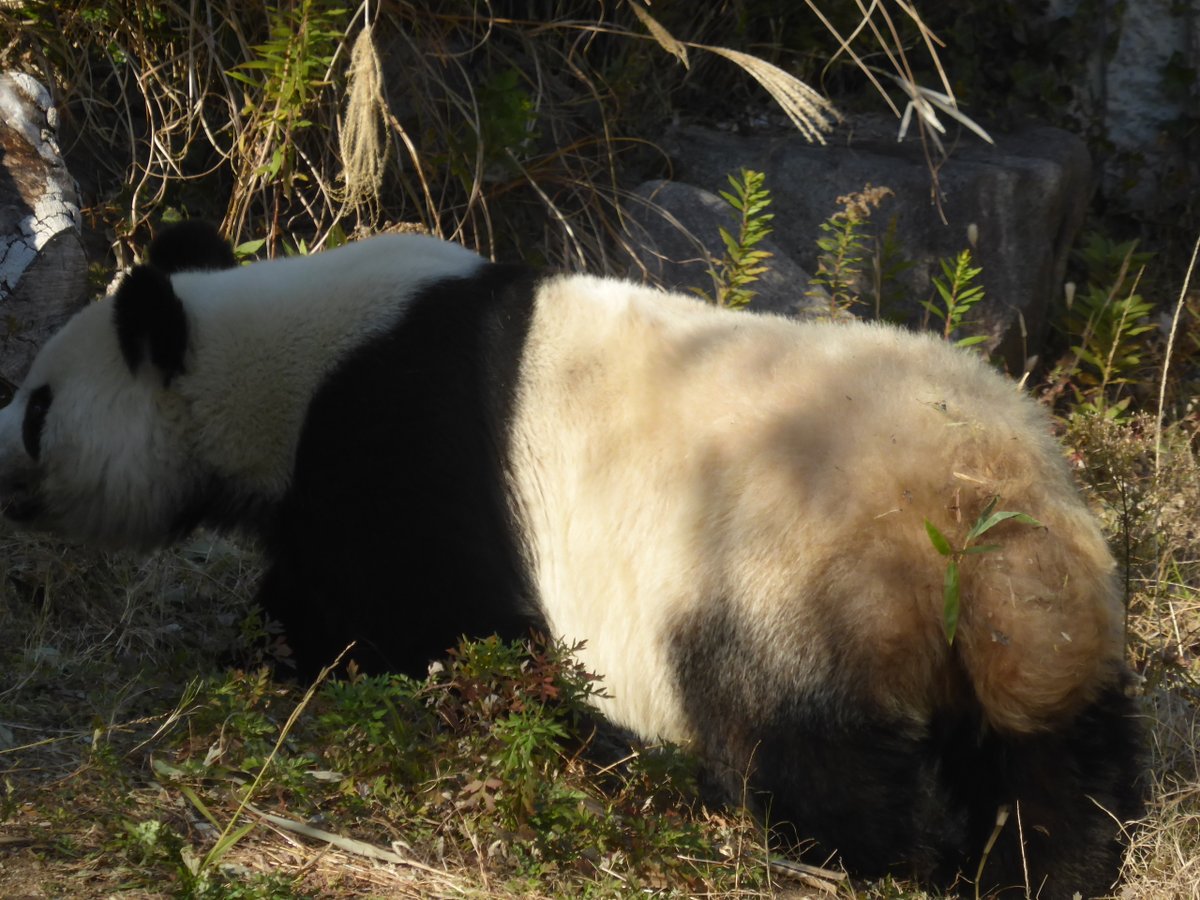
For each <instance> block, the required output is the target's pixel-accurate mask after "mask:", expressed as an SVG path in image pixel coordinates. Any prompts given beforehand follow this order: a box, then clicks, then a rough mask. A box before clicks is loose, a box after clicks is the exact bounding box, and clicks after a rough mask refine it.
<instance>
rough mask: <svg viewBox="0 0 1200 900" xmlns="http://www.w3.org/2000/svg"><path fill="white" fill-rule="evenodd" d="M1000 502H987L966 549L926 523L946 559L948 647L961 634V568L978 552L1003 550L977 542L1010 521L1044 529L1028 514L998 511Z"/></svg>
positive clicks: (944, 614) (965, 543) (944, 628)
mask: <svg viewBox="0 0 1200 900" xmlns="http://www.w3.org/2000/svg"><path fill="white" fill-rule="evenodd" d="M999 502H1000V498H999V497H992V499H991V500H989V501H988V502H987V504H986V505H985V506H984V507H983V511H982V512H981V513H980V514H979V518H978V519H976V520H975V524H973V525H972V526H971V530H970V531H968V532H967V536H966V539H965V540H964V541H963V544H962V546H961V547H958V548H956V547H955V546H954V545H953V544H951V543H950V539H949V538H947V537H946V536H945V535H944V534H942V532H941V531H940V530H939V529H938V527H937V526H936V525H934V524H933V523H932V522H930V521H929V520H928V519H926V520H925V533H926V534H928V535H929V543H931V544H933V549H934V550H936V551H937V552H938V553H939V554H940V555H941V556H944V557H945V558H946V577H945V579H944V580H943V582H942V631H943V633H944V634H945V635H946V643H947V644H953V643H954V635H955V634H956V633H957V631H958V619H959V613H960V612H961V610H962V597H961V592H960V590H959V567H960V565H961V563H962V561H963V559H964V558H965V557H967V556H972V555H974V554H977V553H991V552H993V551H995V550H999V549H1000V546H999V545H998V544H976V543H975V541H977V540H979V538H981V537H983V535H985V534H986V533H987V532H988V531H990V530H991V529H993V528H994V527H996V526H997V525H999V524H1000V523H1001V522H1007V521H1009V520H1010V519H1011V520H1014V521H1017V522H1021V523H1023V524H1025V525H1032V526H1034V527H1035V528H1038V527H1041V524H1042V523H1041V522H1039V521H1038V520H1037V519H1035V518H1034V517H1033V516H1031V515H1029V514H1028V513H1023V512H1012V511H1009V510H1002V509H1001V510H998V509H996V505H997V504H998V503H999Z"/></svg>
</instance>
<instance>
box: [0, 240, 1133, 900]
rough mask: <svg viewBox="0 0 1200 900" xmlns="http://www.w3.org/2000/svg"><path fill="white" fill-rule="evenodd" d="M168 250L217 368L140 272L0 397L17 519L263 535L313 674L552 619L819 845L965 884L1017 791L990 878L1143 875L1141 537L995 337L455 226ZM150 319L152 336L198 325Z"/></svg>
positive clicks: (586, 656) (275, 594)
mask: <svg viewBox="0 0 1200 900" xmlns="http://www.w3.org/2000/svg"><path fill="white" fill-rule="evenodd" d="M197 234H199V235H200V236H201V237H204V234H205V232H204V230H203V229H202V228H201V229H195V228H193V229H191V230H190V231H188V232H186V233H177V234H176V235H175V238H180V239H179V240H174V239H172V242H171V243H170V244H169V245H166V246H169V249H170V250H171V253H169V254H167V253H164V254H162V256H163V258H164V259H170V260H176V259H178V258H179V257H180V256H182V257H184V261H185V262H186V255H187V251H188V247H189V246H190V245H189V243H188V241H190V240H192V239H193V238H195V237H196V235H197ZM212 251H213V246H212V242H211V241H207V250H206V252H205V254H204V258H205V259H208V260H213V259H217V260H219V259H221V258H223V257H224V254H223V253H214V252H212ZM151 259H154V254H153V252H152V253H151ZM174 264H175V263H174V262H172V263H170V264H169V265H170V266H173V265H174ZM164 265H167V264H164ZM143 274H146V275H147V276H153V277H148V278H146V279H143V280H142V281H141V282H135V281H130V282H127V286H126V288H124V289H125V290H128V291H133V290H134V289H135V287H136V285H137V284H148V285H160V286H161V285H165V284H169V285H170V287H169V288H167V287H162V288H161V289H162V290H163V291H164V292H165V293H167V294H168V295H170V294H171V293H172V292H173V294H174V295H175V296H176V297H177V298H178V300H179V301H181V303H182V309H183V313H184V317H185V318H186V332H187V335H186V338H187V339H186V345H184V346H186V351H185V352H184V356H183V358H182V359H177V358H175V357H176V356H177V355H178V350H172V349H171V348H172V347H178V346H180V345H181V344H180V343H179V342H172V341H171V340H162V341H161V343H162V345H161V346H159V347H157V348H156V347H154V346H151V347H150V348H149V349H150V350H151V351H154V350H157V351H158V352H157V354H156V353H154V352H151V353H149V354H139V353H134V354H132V355H131V354H130V352H129V350H128V346H129V345H130V341H129V340H127V341H126V352H125V353H124V354H122V349H121V346H120V345H119V344H118V341H117V339H116V337H115V334H114V326H113V315H112V305H113V302H114V301H113V300H111V299H110V300H107V301H103V302H101V303H99V304H96V305H95V306H93V307H91V308H89V309H87V310H85V311H84V312H83V313H81V314H79V315H78V316H77V317H75V318H74V319H73V320H72V321H71V322H70V323H69V324H68V325H67V326H66V327H65V328H64V329H63V331H62V332H60V333H59V334H58V335H57V336H55V337H54V338H53V339H52V340H51V341H50V342H49V343H48V344H47V345H46V347H45V348H44V349H43V351H42V352H41V354H40V355H39V356H38V358H37V360H36V362H35V363H34V366H33V369H32V371H31V372H30V374H29V376H28V378H27V379H26V382H25V384H24V385H23V386H22V388H21V389H20V391H19V392H18V393H17V395H16V398H15V400H14V401H13V403H12V404H11V405H10V406H9V407H8V408H7V409H5V410H4V411H3V412H0V505H2V506H3V508H5V509H6V510H7V511H8V512H9V514H10V515H12V516H14V517H18V518H21V519H22V520H23V522H24V524H28V525H31V526H34V527H41V528H45V529H50V530H54V531H58V532H61V533H64V534H67V535H71V536H75V537H79V538H85V539H88V540H92V541H97V542H101V543H105V544H110V545H131V546H135V547H149V546H153V545H155V544H159V543H162V542H165V541H168V540H171V539H174V538H176V537H179V536H180V535H181V534H182V533H184V532H186V531H187V530H188V529H189V528H190V527H192V526H194V525H196V524H208V525H213V526H216V527H237V528H241V529H242V530H244V531H247V532H249V533H251V534H254V535H256V536H258V537H261V538H262V539H263V543H264V546H265V549H266V553H267V556H268V561H269V568H268V571H267V574H266V576H265V577H264V580H263V588H262V601H263V604H264V606H265V607H266V609H267V611H268V613H269V614H270V615H272V616H274V617H275V618H278V619H280V620H281V621H283V623H284V625H285V627H286V629H287V633H288V640H289V642H290V643H291V645H292V647H293V649H294V650H295V651H296V657H297V661H298V663H299V665H300V668H301V672H302V673H311V672H313V671H314V670H315V669H316V668H319V667H320V666H321V665H323V664H325V663H327V662H329V661H330V659H332V657H333V656H335V655H336V654H337V653H338V652H340V651H341V650H342V648H344V647H345V646H346V645H347V644H348V643H349V642H350V641H352V640H353V641H356V642H357V645H356V649H355V650H354V654H355V660H356V661H357V662H360V663H361V664H362V665H363V666H364V667H366V668H375V669H384V668H387V669H396V670H402V671H406V672H410V673H420V672H421V671H422V670H423V669H424V667H425V665H426V663H427V662H428V661H429V659H430V658H431V657H434V656H437V655H438V654H440V653H441V652H443V651H444V649H445V648H446V647H447V646H449V645H450V644H451V643H453V641H454V640H455V639H456V638H457V636H458V635H460V634H463V633H465V634H468V635H479V634H483V633H488V632H490V631H492V630H495V631H498V632H500V633H501V634H503V635H504V636H506V637H519V636H521V634H523V633H525V629H526V625H527V623H528V622H529V621H530V620H532V621H533V622H534V623H535V624H537V625H539V626H541V627H544V628H545V629H546V630H548V631H550V632H551V633H552V634H553V635H554V636H555V637H561V638H564V639H566V640H567V641H570V642H572V643H575V642H579V641H584V642H586V643H585V644H584V645H583V646H582V649H581V650H580V654H581V656H582V658H583V661H584V663H585V664H586V665H587V666H588V667H589V668H590V669H591V670H593V671H595V672H596V673H598V674H599V675H601V676H603V679H604V685H605V688H606V696H605V697H604V698H603V699H601V700H599V701H598V703H599V704H600V706H601V708H602V710H603V711H604V712H605V713H606V714H607V715H608V716H610V717H611V718H612V720H613V721H615V722H616V723H618V724H619V725H622V726H625V727H627V728H629V729H631V730H632V731H633V732H635V733H637V734H639V735H640V736H642V737H643V738H646V739H650V740H657V739H660V738H665V739H671V740H675V741H681V742H684V743H685V744H688V745H689V746H690V747H692V748H693V749H695V750H696V751H698V753H699V754H700V756H701V758H702V759H703V761H704V763H705V767H706V771H707V772H708V773H709V776H710V780H711V781H712V782H713V783H714V784H715V785H716V786H717V788H718V789H719V790H722V791H724V795H725V796H726V797H729V798H732V799H733V800H735V801H741V800H745V801H747V802H749V803H750V804H751V805H752V806H754V807H755V808H756V809H758V810H759V811H760V812H762V813H763V815H764V816H765V817H766V818H767V819H768V820H769V821H770V822H771V823H772V824H779V823H788V822H790V823H792V824H793V825H794V826H795V831H794V832H793V833H792V834H793V837H797V838H801V839H805V840H807V839H813V840H814V841H815V842H816V848H817V853H818V856H819V858H820V859H821V860H823V859H825V858H826V857H825V856H824V854H840V855H841V857H842V859H843V860H844V861H845V862H846V864H847V865H849V866H850V867H852V868H854V869H855V870H857V871H861V872H865V873H870V874H875V873H880V872H884V871H898V872H900V873H901V874H909V875H916V876H918V877H921V878H927V879H929V880H930V881H932V882H934V883H938V884H946V883H949V882H951V881H953V879H954V877H955V875H956V873H957V872H960V871H962V872H966V873H967V874H968V875H971V874H973V873H974V871H975V867H976V865H977V863H978V859H979V855H980V853H981V851H982V848H983V846H984V844H985V843H986V842H987V839H988V838H989V837H990V836H991V832H992V827H993V823H994V821H995V814H996V810H997V808H998V807H1000V806H1001V805H1005V806H1008V807H1009V808H1011V809H1012V810H1013V812H1014V822H1015V821H1016V820H1017V819H1019V820H1020V830H1018V828H1017V826H1016V825H1015V824H1014V825H1010V826H1009V827H1008V828H1007V829H1006V830H1005V831H1004V832H1003V834H1002V836H1001V839H1000V841H999V842H997V843H996V845H995V847H994V848H993V849H992V851H991V854H990V856H989V859H988V864H987V868H986V869H985V874H984V880H985V884H984V887H985V888H993V887H1014V886H1018V885H1021V884H1023V883H1024V879H1025V877H1026V875H1027V874H1028V877H1029V878H1031V879H1032V884H1031V887H1032V888H1033V890H1034V892H1035V894H1037V895H1039V896H1041V897H1042V898H1044V900H1050V898H1069V897H1071V896H1072V895H1073V894H1074V892H1075V891H1076V890H1079V891H1081V892H1082V893H1084V894H1086V895H1090V894H1098V893H1102V892H1104V891H1105V890H1107V888H1108V887H1109V885H1110V884H1111V882H1112V880H1113V879H1114V878H1115V877H1116V874H1117V871H1118V869H1119V863H1120V852H1121V842H1120V826H1119V824H1118V822H1119V820H1121V819H1125V818H1128V817H1130V816H1132V815H1134V814H1136V812H1137V809H1138V790H1137V787H1136V785H1135V782H1136V774H1137V759H1138V729H1137V727H1136V725H1135V723H1134V721H1133V712H1134V710H1133V705H1132V702H1131V701H1130V700H1129V698H1128V697H1127V696H1126V686H1127V683H1128V681H1129V676H1128V673H1127V670H1126V668H1125V665H1124V663H1123V660H1122V638H1121V621H1122V609H1121V601H1120V594H1119V591H1118V587H1117V583H1116V579H1115V576H1114V563H1113V559H1112V557H1111V555H1110V554H1109V551H1108V549H1107V547H1106V546H1105V542H1104V540H1103V538H1102V536H1101V534H1100V532H1099V530H1098V528H1097V526H1096V524H1095V522H1094V520H1093V519H1092V517H1091V515H1090V514H1089V512H1088V510H1087V509H1086V507H1085V505H1084V503H1083V502H1082V500H1081V499H1080V497H1079V496H1078V494H1077V493H1076V490H1075V488H1074V486H1073V484H1072V480H1071V477H1070V474H1069V472H1068V470H1067V467H1066V465H1065V464H1064V461H1063V457H1062V453H1061V451H1060V448H1059V447H1058V446H1057V444H1056V443H1055V441H1054V440H1053V439H1052V437H1051V435H1050V423H1049V420H1048V418H1047V416H1045V415H1044V414H1043V413H1042V411H1041V410H1040V409H1039V408H1038V406H1037V404H1035V403H1034V402H1032V401H1031V400H1030V399H1028V398H1027V397H1025V396H1023V395H1022V393H1021V391H1020V390H1019V389H1018V388H1017V387H1016V386H1014V385H1013V384H1012V383H1011V382H1010V381H1008V380H1006V379H1004V378H1002V377H1001V376H999V375H997V374H996V373H995V372H993V371H992V370H991V369H990V368H989V367H988V366H987V365H986V364H985V363H984V362H982V361H981V359H980V358H979V357H978V356H976V355H973V354H971V353H967V352H963V351H959V350H956V349H953V348H951V347H949V346H947V345H946V344H945V343H944V342H942V341H939V340H937V339H935V338H933V337H930V336H927V335H916V334H912V333H909V332H906V331H903V330H899V329H895V328H891V327H883V326H875V325H865V324H827V323H812V324H798V323H796V322H793V321H789V320H785V319H783V318H775V317H771V316H757V315H754V314H751V313H745V312H740V313H735V312H728V311H722V310H717V309H714V308H711V307H708V306H705V305H704V304H702V303H700V302H698V301H696V300H693V299H690V298H686V297H683V296H678V295H670V294H664V293H661V292H658V291H654V290H650V289H647V288H644V287H639V286H636V285H633V284H629V283H625V282H619V281H613V280H605V279H598V278H592V277H587V276H552V277H547V278H542V279H537V278H535V277H533V276H531V275H528V274H527V273H524V272H523V271H522V270H517V269H514V268H512V267H502V266H494V265H491V264H488V263H486V262H484V261H483V260H481V259H480V258H479V257H477V256H476V255H474V254H472V253H469V252H468V251H466V250H464V249H462V248H460V247H457V246H454V245H451V244H447V243H443V242H440V241H436V240H433V239H431V238H426V237H414V236H404V237H400V236H392V237H384V238H378V239H374V240H371V241H364V242H362V243H359V244H355V245H351V246H349V247H345V248H341V249H338V250H335V251H330V252H328V253H324V254H318V255H315V256H312V257H298V258H293V259H287V260H282V261H274V262H266V263H259V264H255V265H252V266H247V267H240V268H231V269H227V270H224V271H205V272H182V273H178V272H176V273H174V274H171V273H170V272H169V271H167V270H163V271H161V272H158V273H157V274H156V272H155V271H154V270H151V271H147V272H144V273H143ZM160 276H161V277H160ZM168 276H169V278H170V281H169V282H165V281H164V280H163V279H164V278H166V277H168ZM131 285H132V286H131ZM137 290H141V291H143V293H141V294H138V295H137V296H136V298H135V299H137V300H138V303H136V304H131V305H130V307H129V310H130V312H129V316H128V319H129V320H130V321H128V322H126V323H125V327H127V328H128V334H127V338H128V335H129V334H132V335H133V336H134V340H133V346H134V347H135V348H136V347H137V343H136V340H138V339H142V338H141V337H139V335H141V332H139V330H138V329H139V327H140V324H141V319H140V318H139V317H146V318H148V319H153V316H151V315H149V314H148V313H147V312H146V310H148V309H149V310H153V309H154V308H155V307H154V303H153V301H154V300H155V299H156V298H155V297H153V296H146V294H145V293H144V292H145V291H146V290H148V289H147V288H145V287H141V288H137ZM168 299H171V298H170V297H168ZM170 308H171V309H177V308H178V307H177V306H176V305H173V306H171V307H170ZM153 321H154V322H155V323H156V324H153V325H152V326H151V327H149V328H148V329H147V331H146V332H145V337H144V339H145V340H146V341H148V342H150V343H151V344H152V345H153V343H154V342H155V341H157V340H160V336H161V334H162V333H163V331H167V332H169V331H170V329H171V328H172V327H173V326H174V325H175V324H176V323H177V322H178V319H177V318H172V317H171V316H166V317H165V318H164V319H163V320H157V319H153ZM163 322H165V324H162V323H163ZM155 329H158V330H155ZM177 336H178V335H177V334H168V338H172V337H177ZM152 360H157V361H158V362H157V363H154V362H152ZM163 360H167V362H163ZM156 365H161V366H163V367H164V368H163V369H162V371H160V370H159V369H158V368H156ZM43 386H48V387H49V389H50V395H51V396H52V400H51V403H50V406H49V410H48V413H47V415H46V418H45V422H44V425H43V426H42V428H41V431H40V454H39V455H38V458H37V459H34V458H31V456H30V454H29V453H28V452H27V448H26V446H25V443H24V442H23V440H22V426H23V422H24V423H25V425H26V430H27V431H28V430H29V423H28V422H26V421H25V419H26V416H25V413H26V406H27V404H28V401H29V398H30V396H31V395H32V394H33V393H34V392H35V391H37V390H38V389H40V388H42V387H43ZM996 498H998V500H996ZM993 500H996V502H997V503H998V506H999V508H1000V509H1003V510H1012V511H1019V512H1022V513H1026V514H1028V515H1030V516H1033V517H1035V518H1036V519H1037V521H1038V522H1039V523H1040V524H1038V525H1031V524H1028V523H1024V522H1020V521H1007V522H1005V523H1003V524H1000V525H998V526H997V527H995V528H994V529H992V530H991V531H989V532H988V534H987V535H986V536H985V538H984V540H985V541H986V542H987V543H989V544H994V545H995V547H994V549H991V550H990V551H988V552H983V553H978V554H972V555H965V556H963V558H962V560H961V588H960V595H961V618H960V620H959V622H958V626H957V631H956V634H955V635H954V640H953V643H952V644H951V643H950V642H949V641H948V640H947V637H946V635H945V633H944V631H943V602H944V600H943V582H944V577H945V573H946V567H947V562H948V561H947V559H946V558H945V557H944V556H942V555H940V554H939V553H938V552H937V551H936V550H935V548H934V546H933V545H932V543H931V542H930V538H929V536H928V534H927V532H926V528H925V524H924V523H925V521H926V520H929V521H930V522H931V523H933V524H934V525H936V526H937V528H938V529H939V530H940V531H941V532H942V533H944V534H945V535H946V536H947V537H948V539H949V540H950V542H951V543H952V544H953V545H954V546H955V547H956V548H958V549H960V550H961V549H962V548H964V546H965V545H966V543H967V541H968V531H969V530H970V528H971V525H972V524H973V523H974V522H975V520H976V519H977V518H978V517H979V516H980V515H981V513H982V511H983V510H984V509H985V508H986V507H987V506H988V505H989V503H991V502H992V501H993ZM30 510H33V511H36V512H37V514H36V515H34V514H33V513H30V512H29V511H30ZM18 512H20V513H22V514H21V515H20V516H17V513H18ZM1043 879H1046V881H1045V884H1044V885H1043V884H1042V881H1043ZM1039 885H1040V887H1039ZM1039 890H1040V894H1039V893H1038V892H1039Z"/></svg>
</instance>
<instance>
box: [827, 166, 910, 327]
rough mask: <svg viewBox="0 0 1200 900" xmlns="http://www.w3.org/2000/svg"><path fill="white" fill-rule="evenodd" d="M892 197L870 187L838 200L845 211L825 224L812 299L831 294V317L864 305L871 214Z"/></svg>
mask: <svg viewBox="0 0 1200 900" xmlns="http://www.w3.org/2000/svg"><path fill="white" fill-rule="evenodd" d="M890 196H892V190H891V189H890V188H886V187H872V186H871V185H870V184H868V185H866V186H865V187H864V188H863V189H862V190H861V191H859V192H857V193H853V194H846V195H845V196H842V197H838V198H837V202H838V203H840V204H842V208H841V209H839V210H838V211H837V212H835V213H834V214H833V215H832V216H830V217H829V218H828V219H827V220H825V221H824V222H822V223H821V225H820V229H821V236H820V237H818V238H817V247H818V248H819V249H820V251H821V254H820V256H819V257H818V259H817V271H816V272H815V273H814V274H813V277H812V287H810V288H809V295H810V296H817V297H822V296H823V295H822V294H821V292H820V291H819V290H816V288H823V289H824V292H825V294H827V295H828V299H827V302H828V304H829V312H830V315H839V314H841V313H844V312H845V311H846V310H848V309H850V307H852V306H855V305H857V304H858V303H859V302H860V288H859V285H860V284H861V283H862V282H863V280H864V270H865V266H866V260H867V258H868V256H869V255H871V254H872V249H871V246H870V245H871V236H870V232H869V230H868V223H869V221H870V218H871V212H872V211H873V210H874V209H876V208H877V207H878V206H879V204H880V203H882V202H883V201H884V199H885V198H887V197H890Z"/></svg>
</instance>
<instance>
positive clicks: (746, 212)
mask: <svg viewBox="0 0 1200 900" xmlns="http://www.w3.org/2000/svg"><path fill="white" fill-rule="evenodd" d="M727 177H728V179H729V184H730V186H731V187H732V188H733V193H732V194H731V193H730V192H729V191H721V192H720V193H721V197H722V198H724V200H725V202H726V203H728V204H729V205H730V207H732V209H733V211H734V212H735V213H736V214H737V235H736V236H735V235H733V234H731V233H730V232H729V230H728V229H726V228H724V227H722V228H721V229H720V232H721V243H723V244H724V245H725V254H724V256H723V257H722V258H721V260H720V262H719V263H718V264H717V265H716V266H710V267H709V269H708V275H709V277H710V278H711V279H712V283H713V293H712V294H711V295H709V294H707V293H706V292H704V291H702V290H700V289H696V292H697V293H698V294H700V296H702V297H704V298H705V299H707V300H708V301H709V302H710V303H715V304H716V305H717V306H724V307H727V308H729V309H740V308H741V307H743V306H745V305H746V304H748V303H749V302H750V301H751V299H753V297H754V295H755V293H757V292H756V291H754V290H753V289H752V288H751V287H750V285H752V284H754V282H756V281H758V278H759V276H760V275H762V274H763V273H764V272H765V271H767V267H766V265H764V263H766V261H767V260H768V259H770V257H771V253H770V251H768V250H761V249H755V248H756V246H757V245H758V244H759V243H760V242H762V240H763V239H764V238H766V237H767V236H768V235H769V234H770V233H771V231H772V229H771V227H770V225H769V224H768V223H769V222H770V221H771V220H772V219H774V218H775V214H774V213H769V212H766V208H767V207H768V206H770V204H771V192H770V191H768V190H767V189H766V187H764V185H763V182H764V181H765V180H766V176H765V175H763V173H762V172H755V171H754V170H753V169H742V170H741V171H740V172H739V173H738V174H737V175H736V176H735V175H733V174H730V175H728V176H727Z"/></svg>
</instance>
